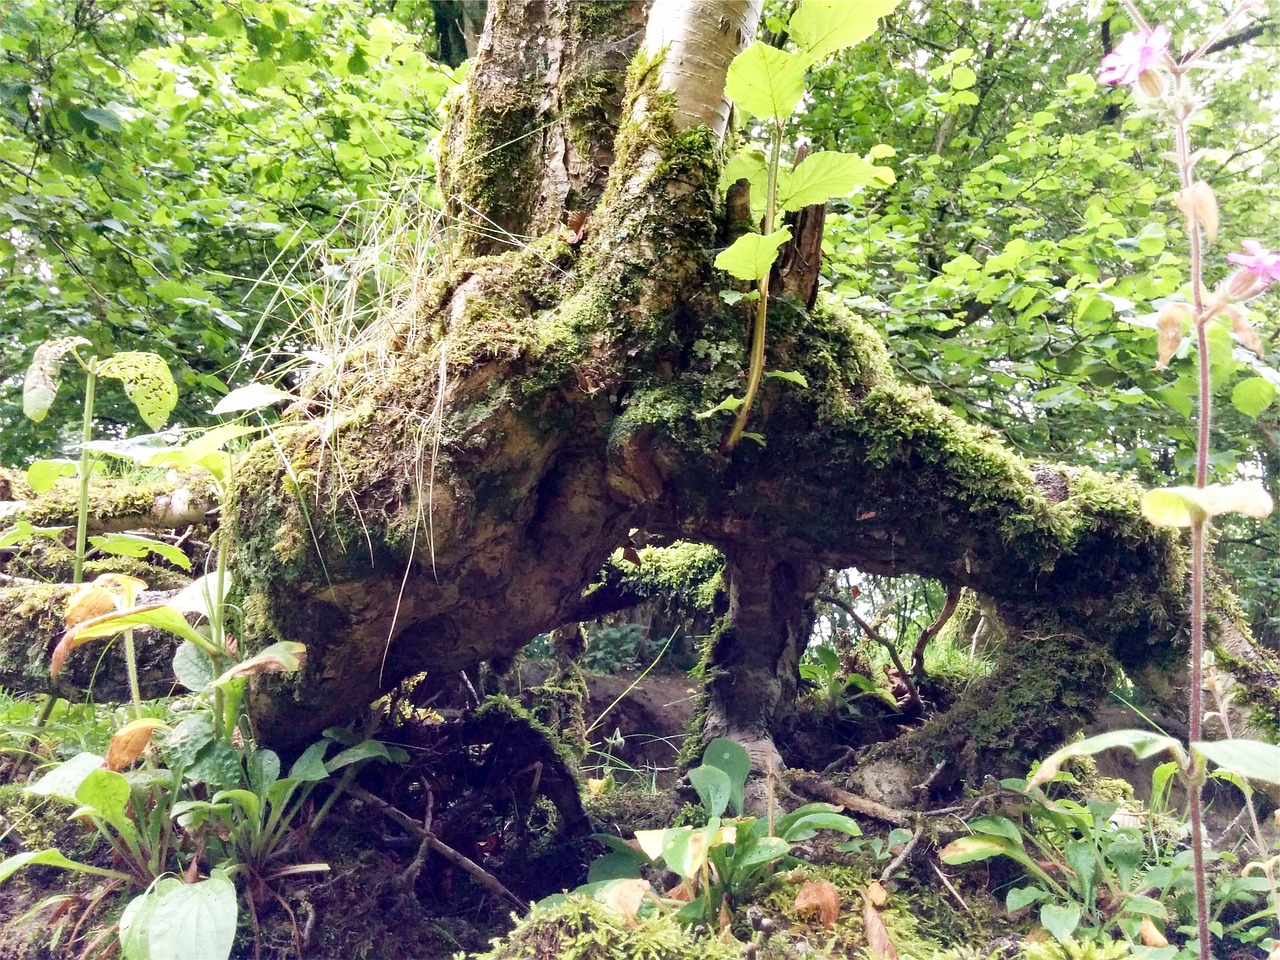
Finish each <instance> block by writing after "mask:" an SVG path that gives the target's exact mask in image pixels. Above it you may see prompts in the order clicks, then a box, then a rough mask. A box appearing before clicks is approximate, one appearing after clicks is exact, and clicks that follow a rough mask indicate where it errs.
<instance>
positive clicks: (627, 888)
mask: <svg viewBox="0 0 1280 960" xmlns="http://www.w3.org/2000/svg"><path fill="white" fill-rule="evenodd" d="M649 890H650V887H649V881H648V880H617V881H615V882H614V883H612V884H610V885H609V887H608V889H606V890H605V891H604V892H603V893H601V894H600V899H601V900H602V901H603V902H604V904H605V905H606V906H608V907H612V908H613V909H614V910H616V911H618V913H620V914H622V922H623V923H624V924H625V925H626V926H628V927H633V926H635V924H636V916H637V914H638V913H639V912H640V904H642V903H644V898H645V897H647V896H648V895H649Z"/></svg>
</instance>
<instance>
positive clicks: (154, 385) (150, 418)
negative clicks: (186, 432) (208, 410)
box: [98, 350, 178, 430]
mask: <svg viewBox="0 0 1280 960" xmlns="http://www.w3.org/2000/svg"><path fill="white" fill-rule="evenodd" d="M98 375H99V376H101V377H112V378H114V379H116V380H119V381H120V382H121V383H123V384H124V392H125V395H126V396H127V397H128V398H129V399H130V400H132V401H133V405H134V406H135V407H137V408H138V414H139V415H140V416H141V417H142V420H143V422H144V423H146V425H147V426H149V427H150V428H151V429H152V430H159V429H160V428H161V427H163V426H164V425H165V424H166V423H168V422H169V414H171V413H173V408H174V406H175V405H176V404H177V403H178V385H177V384H175V383H174V382H173V374H171V373H170V372H169V365H168V364H167V363H165V362H164V360H163V359H162V358H161V357H159V356H157V355H156V354H154V353H141V352H138V351H136V350H126V351H123V352H121V353H117V354H113V355H112V356H110V357H107V359H106V360H103V361H102V363H100V364H99V365H98Z"/></svg>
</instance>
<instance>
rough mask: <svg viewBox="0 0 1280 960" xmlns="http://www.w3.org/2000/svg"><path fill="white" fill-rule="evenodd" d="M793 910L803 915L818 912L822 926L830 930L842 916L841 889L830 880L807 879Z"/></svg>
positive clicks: (797, 895)
mask: <svg viewBox="0 0 1280 960" xmlns="http://www.w3.org/2000/svg"><path fill="white" fill-rule="evenodd" d="M791 912H792V913H796V914H799V915H801V916H804V915H806V914H810V913H816V914H817V915H818V918H819V919H820V920H821V921H822V926H823V927H824V928H825V929H827V930H830V929H831V928H832V926H834V925H835V922H836V920H837V919H839V917H840V891H838V890H837V889H836V887H835V884H833V883H831V882H830V881H829V880H807V881H805V884H804V886H802V887H801V888H800V890H799V891H798V892H797V893H796V902H795V905H794V906H792V908H791Z"/></svg>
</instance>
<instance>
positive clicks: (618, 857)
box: [587, 851, 640, 884]
mask: <svg viewBox="0 0 1280 960" xmlns="http://www.w3.org/2000/svg"><path fill="white" fill-rule="evenodd" d="M639 877H640V864H639V863H638V862H637V861H636V858H635V857H629V856H627V855H626V854H625V853H618V852H616V851H615V852H613V853H606V854H605V855H604V856H603V857H597V858H596V859H595V860H592V861H591V866H590V867H589V868H588V870H587V883H588V884H591V883H606V882H608V881H610V880H631V879H638V878H639Z"/></svg>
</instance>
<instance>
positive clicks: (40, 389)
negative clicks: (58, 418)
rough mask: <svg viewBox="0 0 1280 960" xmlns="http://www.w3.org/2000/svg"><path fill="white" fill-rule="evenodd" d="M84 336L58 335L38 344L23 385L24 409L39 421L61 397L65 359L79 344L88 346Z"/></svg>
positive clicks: (30, 416) (28, 414) (33, 418)
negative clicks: (60, 373) (60, 377)
mask: <svg viewBox="0 0 1280 960" xmlns="http://www.w3.org/2000/svg"><path fill="white" fill-rule="evenodd" d="M88 345H89V341H88V340H86V339H85V338H84V337H58V338H57V339H56V340H46V341H45V342H44V343H42V344H40V346H38V347H36V352H35V356H34V357H32V359H31V366H29V367H27V376H26V379H25V380H24V381H23V384H22V412H23V413H24V414H26V416H27V417H28V419H31V420H34V421H35V422H36V423H39V422H40V421H41V420H43V419H44V418H45V417H47V416H48V415H49V407H51V406H52V405H53V401H54V400H55V399H56V398H57V396H58V370H59V368H61V366H62V358H63V357H65V356H66V355H67V354H68V353H69V352H70V351H72V350H74V349H75V348H76V347H82V346H88Z"/></svg>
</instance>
